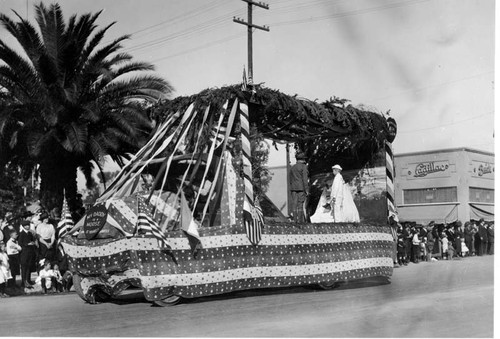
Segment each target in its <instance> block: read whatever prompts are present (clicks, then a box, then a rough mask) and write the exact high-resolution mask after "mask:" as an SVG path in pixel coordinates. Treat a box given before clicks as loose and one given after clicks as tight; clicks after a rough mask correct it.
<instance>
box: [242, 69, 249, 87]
mask: <svg viewBox="0 0 500 339" xmlns="http://www.w3.org/2000/svg"><path fill="white" fill-rule="evenodd" d="M247 89H248V88H247V72H246V71H245V66H243V81H242V83H241V90H242V91H246V90H247Z"/></svg>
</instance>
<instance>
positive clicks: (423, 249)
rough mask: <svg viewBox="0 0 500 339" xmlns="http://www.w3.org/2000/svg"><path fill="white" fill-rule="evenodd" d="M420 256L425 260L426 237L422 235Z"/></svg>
mask: <svg viewBox="0 0 500 339" xmlns="http://www.w3.org/2000/svg"><path fill="white" fill-rule="evenodd" d="M420 257H421V258H422V261H427V237H424V238H423V239H422V242H421V243H420Z"/></svg>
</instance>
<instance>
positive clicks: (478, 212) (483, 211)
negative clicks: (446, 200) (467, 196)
mask: <svg viewBox="0 0 500 339" xmlns="http://www.w3.org/2000/svg"><path fill="white" fill-rule="evenodd" d="M469 205H470V218H471V219H472V220H479V219H481V218H482V219H484V220H485V221H493V220H494V219H495V206H493V205H482V204H474V203H471V202H470V203H469Z"/></svg>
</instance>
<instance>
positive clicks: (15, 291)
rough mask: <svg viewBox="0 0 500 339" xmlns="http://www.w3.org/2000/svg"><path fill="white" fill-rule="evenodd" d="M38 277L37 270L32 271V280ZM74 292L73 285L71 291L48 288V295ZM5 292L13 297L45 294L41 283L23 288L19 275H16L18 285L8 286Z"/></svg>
mask: <svg viewBox="0 0 500 339" xmlns="http://www.w3.org/2000/svg"><path fill="white" fill-rule="evenodd" d="M37 277H38V274H37V273H36V272H33V273H31V281H32V282H35V281H36V278H37ZM73 292H75V289H74V287H73V286H71V289H70V291H69V292H56V291H55V289H51V290H47V295H51V294H68V293H73ZM5 293H6V294H7V295H9V296H11V297H18V296H22V295H40V294H43V291H42V286H41V285H39V284H35V285H33V288H22V287H21V277H20V276H17V277H16V287H6V288H5Z"/></svg>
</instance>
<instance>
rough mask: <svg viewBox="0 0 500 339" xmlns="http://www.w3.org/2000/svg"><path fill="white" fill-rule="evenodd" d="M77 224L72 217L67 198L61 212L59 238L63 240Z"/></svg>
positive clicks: (58, 225)
mask: <svg viewBox="0 0 500 339" xmlns="http://www.w3.org/2000/svg"><path fill="white" fill-rule="evenodd" d="M74 226H75V223H74V222H73V218H72V217H71V212H70V211H69V208H68V202H67V201H66V197H64V200H63V207H62V212H61V221H59V223H58V224H57V238H58V239H62V238H63V237H64V236H65V235H66V234H67V233H68V232H69V231H70V230H71V229H72V228H73V227H74Z"/></svg>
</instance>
